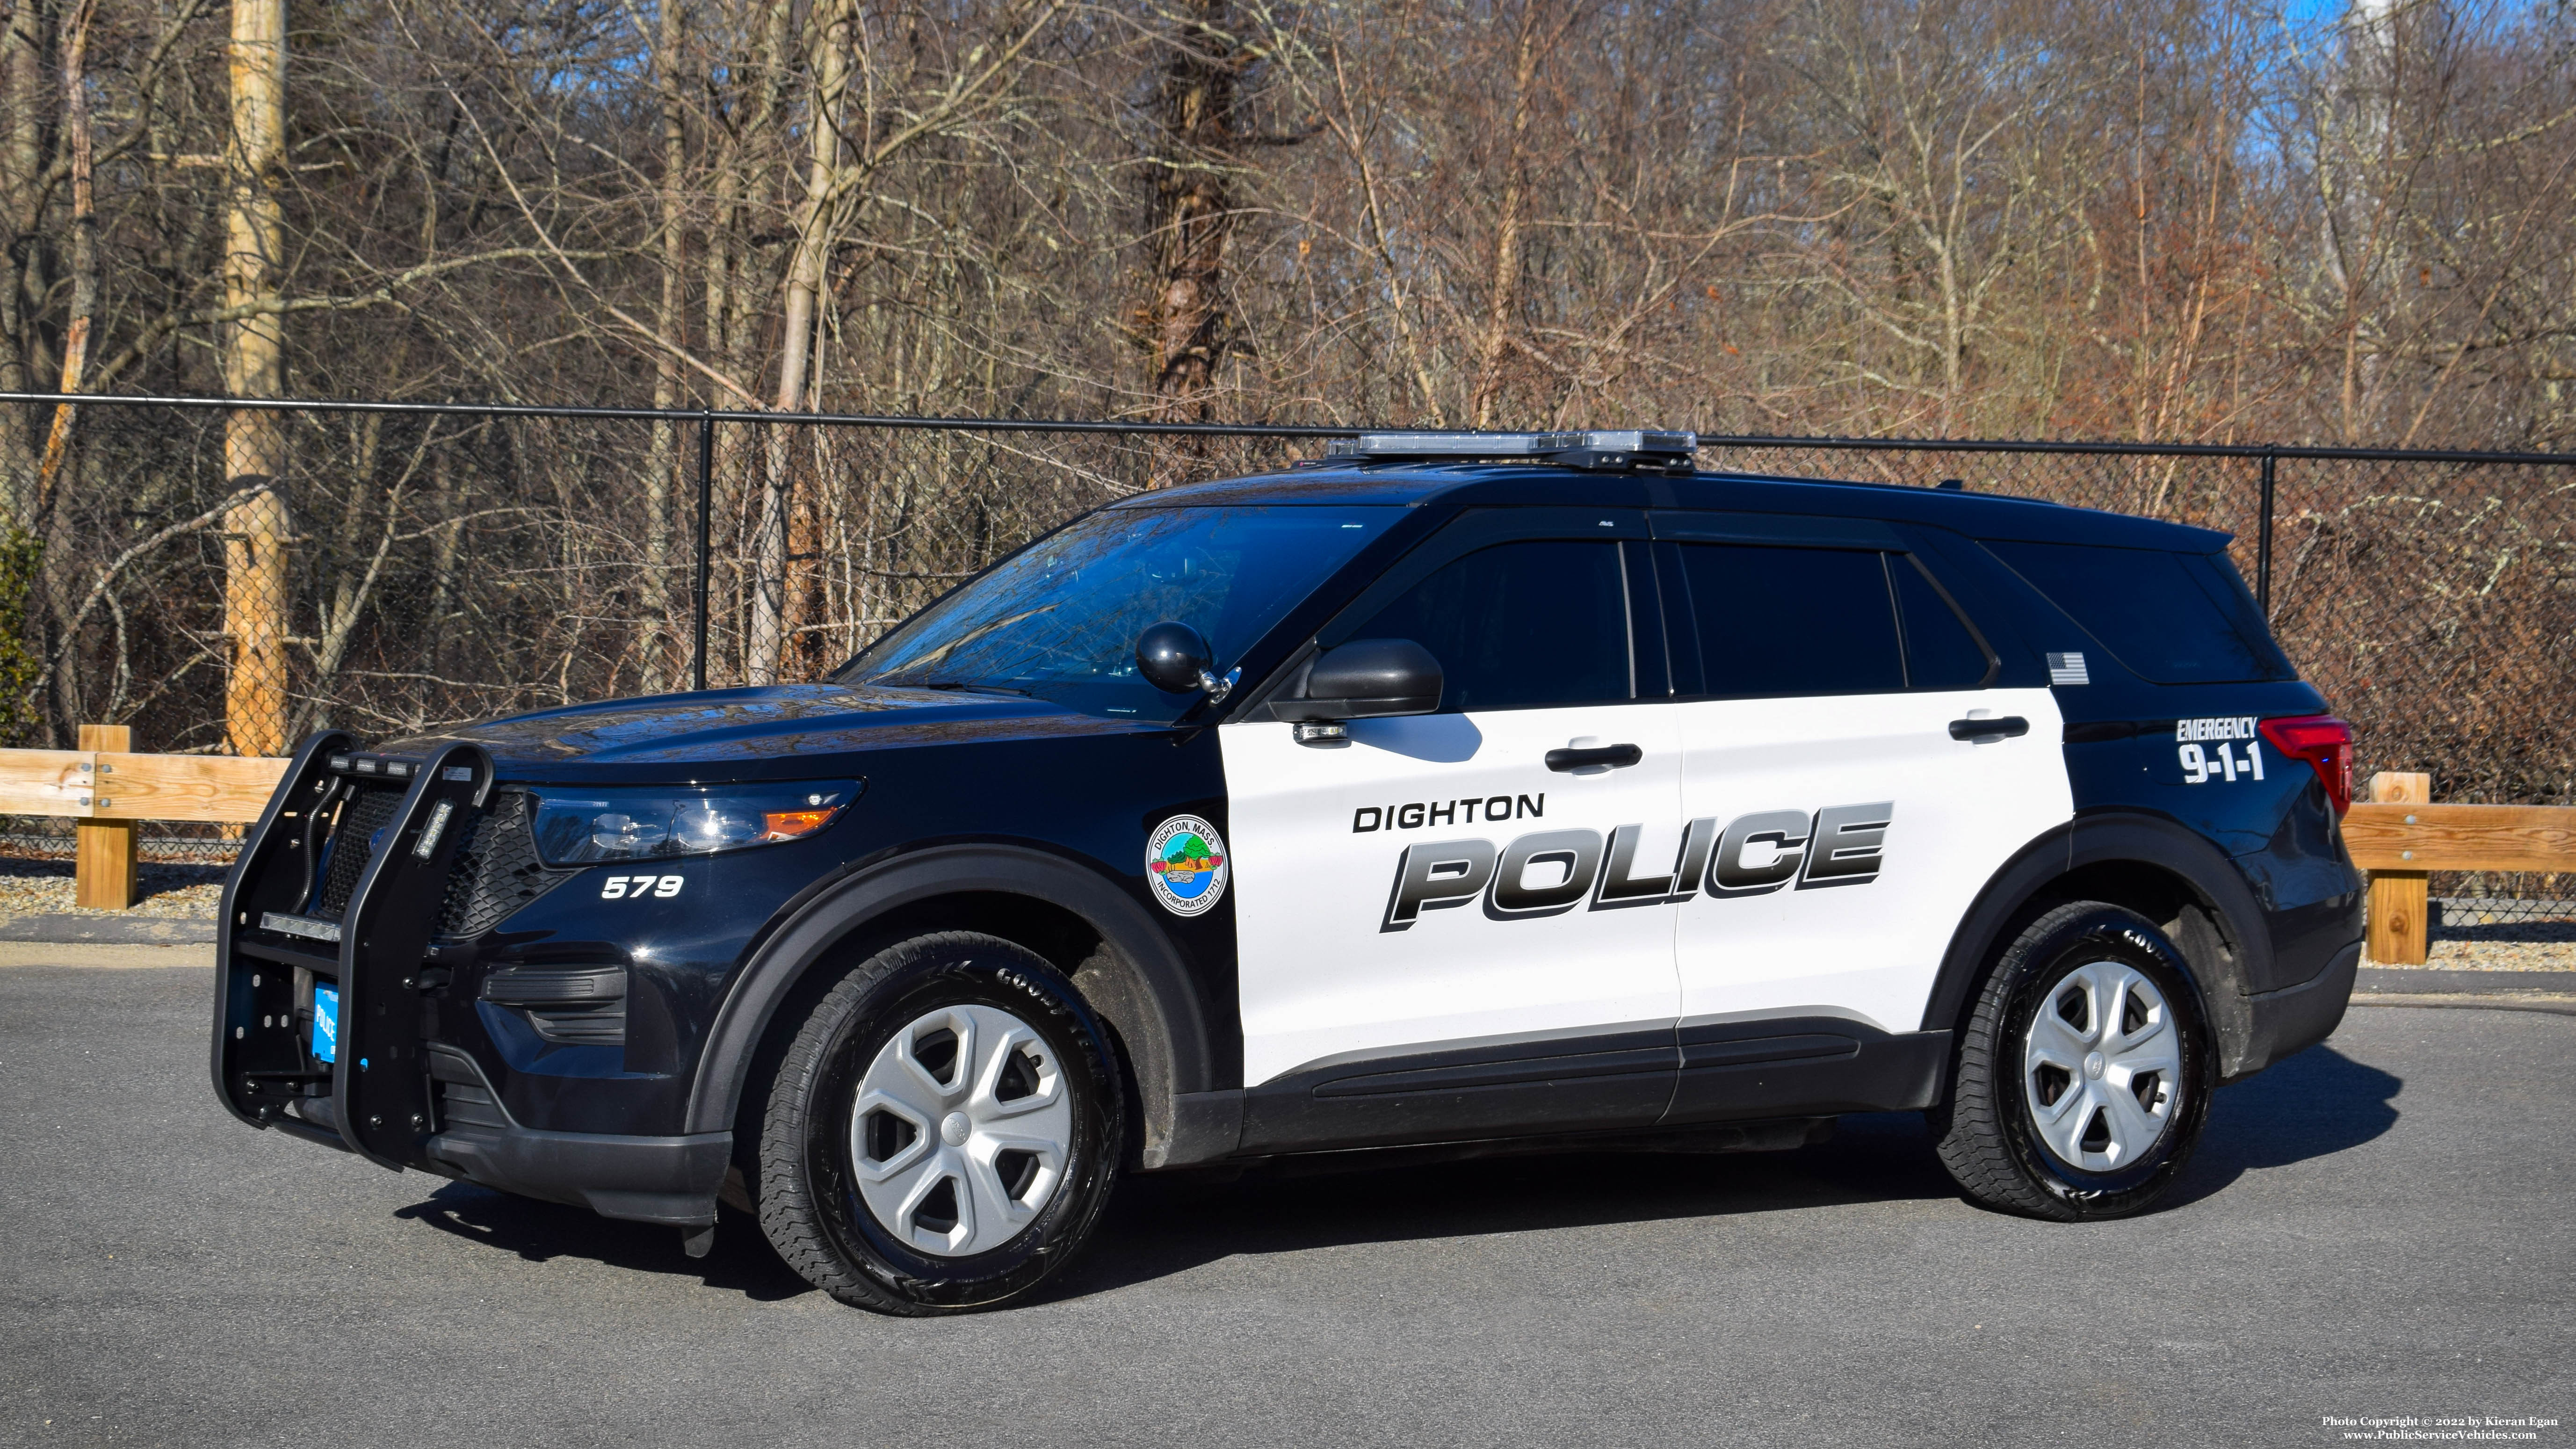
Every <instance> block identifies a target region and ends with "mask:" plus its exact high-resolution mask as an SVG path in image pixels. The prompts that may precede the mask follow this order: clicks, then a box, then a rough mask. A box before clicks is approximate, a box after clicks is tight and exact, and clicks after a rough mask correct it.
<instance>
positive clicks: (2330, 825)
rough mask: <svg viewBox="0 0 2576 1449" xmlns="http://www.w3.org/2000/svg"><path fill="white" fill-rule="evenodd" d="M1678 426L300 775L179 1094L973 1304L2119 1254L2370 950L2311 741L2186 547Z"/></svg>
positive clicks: (1456, 465) (2234, 594)
mask: <svg viewBox="0 0 2576 1449" xmlns="http://www.w3.org/2000/svg"><path fill="white" fill-rule="evenodd" d="M1694 446H1695V440H1694V439H1693V438H1692V437H1691V435H1689V434H1687V433H1679V434H1674V433H1651V432H1646V433H1624V434H1621V433H1580V434H1520V435H1493V434H1445V435H1444V434H1389V435H1374V436H1367V437H1362V438H1359V439H1357V440H1354V441H1351V442H1348V443H1345V444H1340V445H1337V447H1336V451H1335V454H1334V455H1333V456H1330V457H1328V458H1325V459H1323V460H1321V461H1320V462H1318V463H1315V464H1310V465H1304V466H1300V467H1295V468H1291V469H1289V470H1287V471H1284V472H1280V473H1276V474H1272V475H1267V476H1262V477H1254V478H1242V479H1236V480H1232V481H1227V482H1217V483H1209V484H1205V485H1200V486H1195V487H1187V488H1179V489H1174V490H1170V491H1166V492H1160V493H1154V494H1150V495H1145V496H1140V497H1137V498H1133V499H1130V500H1128V501H1125V502H1121V503H1118V504H1115V505H1112V506H1110V507H1107V508H1104V509H1102V510H1100V511H1098V512H1095V513H1092V514H1090V515H1088V516H1086V517H1084V518H1080V519H1077V520H1075V521H1074V522H1072V523H1070V524H1068V525H1066V526H1065V527H1063V528H1062V529H1059V530H1057V531H1056V532H1054V533H1051V534H1049V535H1047V536H1045V537H1043V538H1041V539H1039V540H1038V541H1036V542H1035V543H1032V544H1030V545H1029V546H1028V547H1026V548H1024V549H1022V550H1020V551H1019V552H1018V553H1016V554H1013V555H1012V556H1010V557H1008V558H1006V559H1004V560H1003V561H1002V562H1000V563H998V564H996V565H994V566H993V567H992V568H990V569H988V570H986V571H985V572H984V573H982V574H981V575H979V576H978V577H976V578H974V579H973V580H971V581H970V582H968V583H966V584H964V585H962V586H960V587H959V588H957V589H956V590H955V591H954V592H952V593H950V594H948V595H947V596H946V597H944V598H942V599H940V600H939V601H938V602H937V603H935V604H933V605H931V606H930V607H929V608H927V609H925V610H923V611H922V612H921V613H920V614H919V615H917V616H915V617H914V618H913V619H912V620H910V621H909V622H907V623H905V624H904V625H902V626H901V627H900V628H898V629H896V630H894V631H893V632H892V633H890V634H888V635H886V636H885V637H884V638H883V639H881V640H879V641H878V642H877V643H876V644H875V645H874V646H873V647H871V648H869V649H868V650H867V651H866V652H864V653H862V654H861V655H859V656H858V657H857V658H856V659H854V660H852V661H851V662H850V663H849V664H848V665H846V666H844V667H843V668H842V669H841V670H840V671H839V672H838V673H836V674H834V675H832V676H831V677H830V678H828V679H826V680H824V681H822V682H820V683H813V684H793V685H778V686H772V687H765V688H748V689H727V690H711V691H706V692H701V693H693V694H677V695H665V696H659V697H655V698H649V699H630V700H621V701H615V702H611V703H605V704H592V705H581V706H575V707H571V708H565V709H555V710H548V711H543V712H540V713H535V714H527V715H520V716H517V717H515V718H510V719H502V720H495V721H492V722H490V723H486V724H479V725H473V726H470V727H465V728H459V729H453V730H448V731H445V732H442V733H438V734H434V735H429V736H424V737H422V738H418V739H411V740H402V741H395V742H389V743H380V744H376V745H374V746H372V747H370V746H367V745H365V744H363V743H362V742H361V741H359V740H357V739H355V738H352V737H351V736H350V735H348V734H345V733H341V732H338V731H326V732H324V733H321V734H318V735H316V736H314V737H313V738H312V739H310V740H308V741H307V742H305V744H304V745H303V747H302V749H301V750H300V751H299V752H298V753H297V755H296V757H295V759H294V761H293V763H292V766H291V768H290V769H289V770H288V772H287V774H286V777H285V779H284V781H283V783H282V784H281V785H280V786H279V788H278V791H277V794H276V797H275V799H274V800H273V801H272V802H271V803H270V805H269V806H268V809H267V813H266V814H265V816H264V817H263V818H262V819H261V821H260V822H259V824H258V826H257V827H256V828H255V829H254V830H253V831H252V832H251V834H250V836H249V837H248V839H247V841H246V843H245V848H244V849H243V851H242V854H241V859H240V864H239V866H238V867H237V868H236V870H235V872H234V874H233V877H232V880H231V882H230V884H229V885H228V886H227V887H226V891H225V896H224V908H223V909H224V931H223V938H222V942H221V946H220V952H219V959H220V968H219V976H218V982H217V988H216V1001H215V1032H214V1051H213V1070H214V1082H215V1087H216V1090H217V1091H218V1092H219V1093H220V1094H221V1096H222V1098H223V1100H224V1102H225V1104H226V1105H227V1106H228V1107H229V1108H230V1109H231V1110H232V1112H233V1113H234V1114H235V1115H237V1116H238V1117H240V1118H241V1120H242V1121H244V1122H247V1123H249V1124H251V1125H253V1126H257V1127H261V1128H266V1129H271V1130H275V1131H280V1132H285V1133H289V1134H292V1135H295V1136H299V1137H303V1138H306V1139H308V1140H311V1141H313V1142H317V1143H320V1144H322V1145H325V1146H328V1147H333V1148H339V1149H343V1150H346V1151H348V1152H352V1153H355V1154H356V1155H358V1156H360V1157H363V1158H365V1159H367V1160H368V1161H370V1162H374V1163H377V1164H379V1165H382V1166H385V1167H391V1168H396V1169H401V1168H416V1169H420V1170H423V1171H427V1172H432V1173H439V1174H443V1175H446V1176H449V1177H454V1178H463V1179H470V1180H472V1181H474V1182H478V1183H483V1184H487V1185H489V1186H491V1187H494V1188H498V1189H502V1190H505V1191H508V1192H513V1193H520V1194H524V1195H527V1196H530V1197H535V1198H544V1199H552V1200H554V1201H558V1202H564V1203H572V1204H579V1205H584V1206H587V1207H589V1208H591V1209H593V1210H595V1211H597V1212H600V1213H603V1214H606V1215H608V1216H610V1217H616V1218H626V1219H633V1220H638V1221H643V1222H651V1223H662V1224H669V1225H672V1226H674V1227H677V1228H679V1229H681V1231H682V1236H683V1242H684V1245H685V1246H686V1248H687V1249H688V1251H690V1252H692V1253H702V1252H704V1251H705V1250H706V1247H707V1244H708V1242H709V1240H710V1239H711V1237H712V1234H713V1231H714V1225H715V1223H716V1220H717V1208H718V1204H719V1202H729V1203H732V1204H734V1205H736V1206H737V1207H739V1208H742V1209H744V1210H747V1211H749V1212H751V1213H753V1214H755V1215H756V1216H757V1219H758V1221H759V1223H760V1225H761V1228H762V1230H763V1231H764V1232H765V1233H766V1234H767V1236H768V1238H769V1240H770V1241H771V1242H772V1243H773V1244H775V1246H776V1248H777V1250H778V1252H779V1253H780V1254H781V1255H782V1256H783V1257H784V1258H785V1259H786V1261H787V1262H789V1263H790V1264H792V1265H793V1266H794V1267H795V1268H796V1270H797V1271H798V1272H800V1273H802V1274H803V1275H804V1276H806V1277H807V1278H808V1279H810V1280H811V1281H813V1282H814V1283H815V1284H817V1285H818V1286H820V1287H822V1288H823V1289H825V1290H827V1291H828V1292H830V1293H832V1294H833V1295H834V1296H836V1297H838V1298H840V1299H841V1300H843V1301H844V1302H848V1303H851V1304H856V1305H859V1306H861V1307H866V1308H872V1309H877V1310H880V1311H885V1312H892V1313H912V1314H920V1313H935V1312H946V1311H957V1310H964V1309H971V1308H981V1307H990V1306H993V1305H997V1304H1002V1303H1005V1302H1008V1301H1010V1300H1012V1299H1013V1298H1015V1297H1018V1296H1020V1295H1023V1294H1026V1293H1027V1292H1028V1291H1029V1290H1030V1289H1031V1288H1032V1287H1033V1286H1034V1285H1036V1284H1038V1283H1039V1282H1040V1281H1041V1280H1043V1279H1045V1278H1046V1277H1047V1276H1048V1275H1049V1274H1050V1273H1052V1272H1054V1271H1055V1270H1056V1269H1058V1268H1060V1267H1061V1266H1062V1265H1063V1264H1064V1262H1065V1261H1066V1260H1067V1259H1068V1258H1069V1257H1070V1256H1071V1255H1072V1254H1073V1253H1074V1252H1075V1251H1076V1250H1077V1249H1079V1248H1080V1247H1081V1245H1082V1243H1083V1241H1084V1239H1085V1238H1086V1237H1087V1236H1088V1235H1089V1234H1090V1233H1091V1231H1092V1229H1093V1226H1094V1224H1095V1223H1096V1222H1097V1221H1098V1219H1099V1215H1100V1212H1101V1209H1102V1205H1103V1203H1104V1202H1105V1201H1106V1199H1107V1197H1108V1195H1109V1192H1110V1190H1111V1188H1112V1186H1113V1184H1114V1183H1115V1181H1116V1180H1117V1179H1118V1178H1119V1177H1120V1176H1121V1175H1122V1174H1123V1173H1126V1172H1135V1171H1143V1172H1155V1171H1166V1170H1171V1169H1177V1168H1185V1167H1191V1166H1197V1165H1207V1164H1232V1163H1243V1162H1255V1161H1260V1160H1264V1159H1273V1158H1278V1157H1282V1156H1286V1155H1290V1154H1318V1153H1332V1152H1350V1151H1352V1150H1355V1149H1368V1148H1381V1147H1387V1146H1393V1145H1417V1146H1418V1145H1425V1144H1441V1145H1446V1146H1448V1147H1450V1148H1453V1149H1455V1150H1459V1151H1483V1150H1492V1149H1494V1148H1495V1147H1496V1146H1497V1145H1498V1144H1500V1145H1509V1146H1512V1147H1514V1148H1520V1147H1533V1148H1535V1147H1548V1146H1563V1145H1587V1144H1588V1145H1605V1146H1617V1145H1620V1144H1623V1143H1627V1144H1639V1143H1645V1142H1649V1141H1653V1142H1659V1143H1662V1144H1664V1145H1671V1144H1672V1140H1673V1139H1674V1138H1676V1137H1683V1138H1688V1139H1690V1141H1691V1143H1692V1144H1693V1145H1695V1146H1699V1147H1718V1148H1725V1147H1738V1148H1754V1149H1758V1148H1777V1147H1789V1146H1795V1145H1797V1144H1799V1143H1801V1142H1804V1141H1807V1140H1810V1139H1811V1137H1812V1136H1813V1135H1814V1134H1815V1133H1817V1132H1818V1131H1819V1130H1821V1129H1823V1128H1825V1127H1827V1126H1829V1125H1830V1123H1831V1121H1832V1119H1833V1118H1834V1117H1835V1116H1836V1115H1837V1114H1841V1113H1851V1112H1882V1111H1893V1110H1921V1111H1923V1112H1925V1113H1927V1114H1928V1115H1929V1118H1930V1121H1931V1124H1932V1128H1933V1130H1934V1132H1935V1134H1936V1136H1937V1140H1938V1144H1939V1150H1940V1155H1941V1158H1942V1160H1943V1161H1944V1162H1945V1163H1946V1164H1948V1166H1949V1169H1950V1171H1951V1172H1952V1173H1953V1174H1954V1175H1955V1177H1956V1178H1957V1181H1958V1183H1959V1185H1960V1187H1961V1188H1962V1189H1963V1190H1964V1191H1965V1192H1966V1193H1967V1194H1968V1195H1969V1196H1970V1197H1972V1198H1974V1199H1975V1200H1977V1201H1979V1202H1981V1203H1985V1204H1988V1205H1990V1206H1992V1207H1995V1208H1998V1209H2002V1210H2005V1211H2009V1212H2016V1213H2023V1214H2029V1215H2033V1216H2037V1217H2042V1218H2055V1219H2063V1220H2082V1219H2095V1218H2109V1217H2117V1216H2121V1215H2125V1214H2131V1213H2136V1212H2139V1211H2141V1210H2143V1209H2145V1208H2147V1207H2149V1206H2150V1205H2151V1204H2153V1203H2154V1202H2155V1201H2156V1199H2157V1197H2158V1196H2159V1194H2161V1193H2163V1192H2165V1191H2166V1190H2167V1189H2168V1188H2169V1187H2171V1185H2172V1184H2173V1182H2174V1179H2175V1177H2176V1175H2177V1174H2178V1173H2179V1171H2180V1170H2181V1168H2182V1166H2183V1164H2184V1162H2185V1159H2186V1158H2187V1157H2188V1156H2189V1154H2190V1152H2191V1149H2192V1146H2193V1143H2194V1141H2195V1139H2196V1138H2197V1136H2198V1134H2199V1132H2200V1130H2201V1124H2202V1122H2203V1120H2204V1118H2205V1116H2206V1114H2207V1112H2208V1109H2209V1101H2210V1095H2211V1092H2212V1090H2213V1089H2215V1088H2216V1087H2218V1086H2219V1085H2221V1084H2223V1083H2226V1082H2229V1081H2233V1080H2236V1079H2238V1078H2241V1077H2244V1076H2246V1075H2248V1074H2250V1073H2253V1072H2257V1071H2260V1070H2262V1069H2263V1068H2264V1067H2265V1066H2267V1065H2269V1064H2270V1063H2272V1062H2275V1061H2278V1060H2280V1059H2281V1058H2282V1057H2284V1056H2286V1055H2288V1054H2290V1053H2292V1052H2296V1051H2298V1050H2300V1049H2301V1048H2303V1047H2305V1046H2307V1045H2309V1044H2311V1043H2313V1042H2316V1041H2318V1040H2320V1039H2322V1038H2324V1037H2325V1036H2326V1035H2327V1034H2328V1033H2329V1032H2331V1031H2332V1030H2333V1029H2334V1027H2335V1025H2336V1023H2337V1022H2338V1021H2339V1020H2340V1019H2341V1017H2342V1014H2343V1011H2344V1007H2345V1004H2346V1001H2347V998H2348V997H2349V995H2350V993H2351V989H2352V985H2353V979H2354V968H2355V966H2356V965H2357V963H2358V956H2359V951H2360V940H2361V934H2362V932H2361V914H2360V912H2361V878H2360V877H2359V875H2358V874H2357V873H2356V872H2355V871H2354V869H2353V866H2352V863H2351V860H2350V858H2349V857H2348V855H2347V854H2346V853H2345V851H2344V848H2343V844H2342V839H2341V836H2340V834H2339V831H2338V827H2337V817H2338V815H2339V814H2340V813H2341V812H2342V811H2343V810H2344V808H2345V806H2346V805H2347V803H2348V802H2349V799H2350V793H2351V783H2350V768H2351V766H2350V739H2351V736H2350V732H2349V731H2348V730H2347V729H2346V728H2345V726H2344V725H2343V724H2342V722H2340V721H2338V720H2336V719H2334V718H2332V717H2331V716H2329V715H2328V714H2327V713H2326V708H2325V701H2324V700H2323V699H2322V698H2321V697H2320V696H2319V695H2318V693H2317V691H2316V690H2314V689H2313V688H2311V687H2309V686H2308V685H2306V684H2303V683H2301V682H2300V681H2299V679H2298V677H2297V675H2296V673H2295V671H2293V669H2292V668H2291V666H2290V664H2289V662H2288V661H2287V660H2286V659H2284V658H2283V656H2282V654H2281V651H2280V650H2279V648H2278V647H2277V646H2276V645H2275V644H2274V643H2273V640H2272V638H2271V635H2270V632H2269V630H2268V629H2267V628H2266V626H2265V623H2264V620H2263V617H2262V615H2261V613H2260V611H2259V610H2258V609H2257V607H2256V605H2255V601H2254V600H2253V598H2252V597H2251V596H2250V595H2249V594H2248V592H2247V590H2246V588H2245V586H2244V583H2243V582H2242V580H2241V579H2240V578H2239V576H2238V574H2237V572H2236V570H2235V569H2234V568H2233V567H2232V566H2231V565H2230V564H2229V562H2228V559H2227V556H2226V554H2225V553H2224V552H2223V551H2222V549H2223V545H2224V544H2225V542H2226V539H2225V537H2224V536H2223V535H2220V534H2217V533H2211V532H2207V531H2204V530H2201V529H2196V528H2188V527H2182V526H2178V525H2175V524H2169V523H2159V522H2151V521H2148V520H2144V519H2138V518H2130V517H2123V516H2118V515H2114V514H2106V513H2097V512H2091V511H2087V510H2082V509H2075V508H2065V507H2058V506H2054V505H2051V504H2047V503H2040V502H2032V501H2027V500H2021V499H2010V498H2001V497H1990V496H1979V495H1974V494H1969V493H1965V492H1960V491H1944V490H1932V489H1912V488H1898V487H1882V486H1868V485H1859V484H1851V483H1835V482H1818V481H1807V480H1796V479H1782V478H1760V477H1743V476H1734V475H1728V474H1722V473H1703V472H1697V471H1694V470H1693V467H1692V463H1691V458H1692V454H1693V450H1694Z"/></svg>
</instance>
